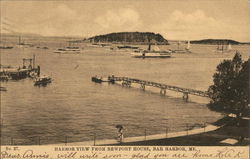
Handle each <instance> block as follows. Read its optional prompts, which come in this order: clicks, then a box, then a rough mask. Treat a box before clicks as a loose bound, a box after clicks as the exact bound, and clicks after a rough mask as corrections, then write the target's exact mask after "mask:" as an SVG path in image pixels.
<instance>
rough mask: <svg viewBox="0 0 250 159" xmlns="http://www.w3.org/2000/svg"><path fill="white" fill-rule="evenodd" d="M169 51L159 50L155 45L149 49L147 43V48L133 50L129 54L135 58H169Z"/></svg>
mask: <svg viewBox="0 0 250 159" xmlns="http://www.w3.org/2000/svg"><path fill="white" fill-rule="evenodd" d="M171 53H172V51H171V50H166V51H161V50H160V49H159V48H158V47H157V46H154V49H151V44H149V46H148V49H147V50H135V51H134V52H132V53H131V56H132V57H135V58H169V57H171Z"/></svg>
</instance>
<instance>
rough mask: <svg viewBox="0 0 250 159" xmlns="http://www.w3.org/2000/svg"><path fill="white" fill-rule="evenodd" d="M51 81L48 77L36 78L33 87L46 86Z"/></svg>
mask: <svg viewBox="0 0 250 159" xmlns="http://www.w3.org/2000/svg"><path fill="white" fill-rule="evenodd" d="M51 82H52V79H51V77H49V76H40V77H37V78H36V79H35V81H34V85H35V86H39V85H47V84H48V83H51Z"/></svg>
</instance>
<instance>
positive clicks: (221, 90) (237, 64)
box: [208, 52, 249, 117]
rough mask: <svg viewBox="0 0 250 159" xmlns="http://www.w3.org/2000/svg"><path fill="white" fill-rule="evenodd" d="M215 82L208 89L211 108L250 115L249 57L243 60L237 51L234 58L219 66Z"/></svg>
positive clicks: (237, 114) (239, 115) (238, 115)
mask: <svg viewBox="0 0 250 159" xmlns="http://www.w3.org/2000/svg"><path fill="white" fill-rule="evenodd" d="M213 78H214V79H213V81H214V84H213V85H211V86H210V87H209V89H208V92H209V96H210V98H211V101H210V103H209V104H208V107H209V108H210V109H211V110H215V111H219V112H224V113H234V114H236V116H237V117H241V116H246V115H249V114H248V113H249V111H248V103H249V99H248V98H249V59H248V61H245V62H244V61H243V60H242V58H241V55H240V54H239V53H238V52H236V54H235V56H234V58H233V59H232V60H224V61H223V62H222V63H220V64H219V65H218V66H217V69H216V73H215V74H214V76H213Z"/></svg>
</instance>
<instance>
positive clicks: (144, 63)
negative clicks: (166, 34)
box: [1, 44, 250, 144]
mask: <svg viewBox="0 0 250 159" xmlns="http://www.w3.org/2000/svg"><path fill="white" fill-rule="evenodd" d="M57 46H59V44H57ZM55 47H56V45H52V44H51V46H49V49H48V50H39V49H35V48H25V49H19V48H14V49H11V50H3V51H1V63H2V64H10V65H21V62H22V61H21V59H22V58H25V57H32V55H33V54H35V55H36V64H39V65H40V66H41V73H42V74H46V75H50V76H51V77H52V78H53V82H52V83H51V84H48V85H47V86H46V87H34V86H33V81H32V80H31V79H24V80H20V81H9V82H7V83H1V85H3V86H6V87H7V89H8V91H7V92H4V93H2V92H1V113H2V119H3V123H4V125H3V127H2V137H3V140H2V144H9V143H10V138H14V139H15V143H17V144H37V137H38V136H40V137H41V139H42V140H41V144H47V143H59V142H64V140H65V136H68V138H67V140H68V142H70V141H86V140H92V139H93V135H94V133H96V134H97V139H105V138H115V137H116V136H117V130H116V128H115V125H117V124H122V125H124V126H125V127H126V131H125V133H124V135H125V137H126V136H138V135H144V131H145V129H147V134H157V133H164V132H165V131H166V128H167V127H168V128H169V131H179V130H184V129H186V124H189V125H194V124H201V123H204V122H214V121H216V120H217V119H219V118H220V117H221V115H220V114H219V113H216V112H211V111H210V110H208V109H207V108H206V106H205V104H199V103H200V102H199V103H196V102H187V103H186V102H184V101H183V100H182V99H181V98H177V96H178V95H179V96H181V94H178V93H177V94H176V95H175V94H174V93H173V92H170V91H167V96H160V95H159V90H157V89H150V88H146V90H148V91H145V92H143V91H141V90H140V89H138V88H136V87H137V86H136V85H134V87H133V88H125V87H121V86H120V85H118V84H115V85H109V84H107V83H105V84H96V83H93V82H91V76H94V75H101V76H103V77H105V76H108V75H116V76H128V77H134V78H138V79H144V80H150V81H155V82H161V83H166V84H170V85H176V86H180V87H186V88H193V89H198V90H206V89H207V88H208V86H209V85H210V84H211V83H212V75H213V73H214V72H215V69H216V65H217V64H218V63H219V62H221V61H222V60H223V59H225V58H231V57H232V56H233V54H218V53H215V52H213V49H214V46H202V45H193V46H192V47H193V48H192V49H193V50H192V51H193V53H192V54H175V55H173V57H172V58H169V59H136V58H131V57H130V55H129V52H124V51H113V50H109V48H93V47H87V46H85V48H84V51H83V53H82V54H77V55H70V54H65V55H62V54H55V53H53V49H55ZM145 47H146V46H145ZM166 47H171V46H166ZM236 47H237V49H238V50H240V51H241V52H242V54H243V57H244V58H247V57H248V56H249V54H248V53H247V51H248V52H249V50H250V49H249V46H235V48H236ZM193 99H195V97H194V98H193ZM191 100H192V97H191ZM200 100H201V101H203V102H205V103H206V102H208V100H206V99H203V98H202V99H200ZM17 139H18V140H17Z"/></svg>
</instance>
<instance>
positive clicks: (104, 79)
mask: <svg viewBox="0 0 250 159" xmlns="http://www.w3.org/2000/svg"><path fill="white" fill-rule="evenodd" d="M91 80H92V81H93V82H95V83H102V82H110V80H109V79H108V78H102V77H97V76H94V77H92V78H91Z"/></svg>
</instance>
